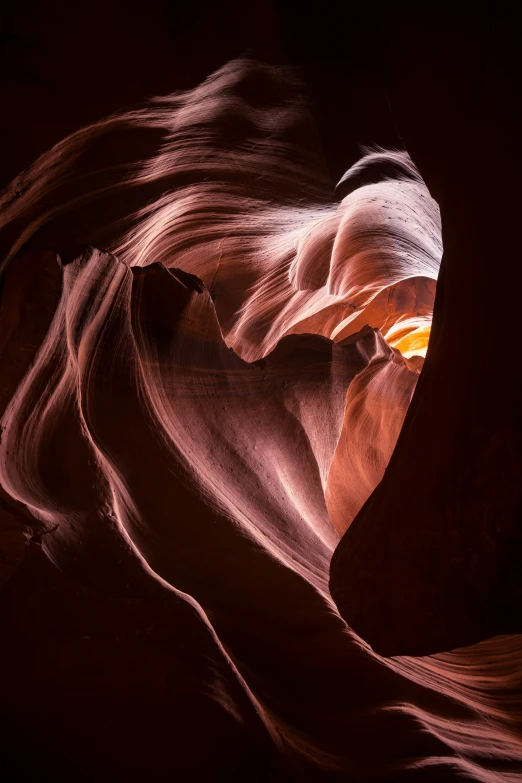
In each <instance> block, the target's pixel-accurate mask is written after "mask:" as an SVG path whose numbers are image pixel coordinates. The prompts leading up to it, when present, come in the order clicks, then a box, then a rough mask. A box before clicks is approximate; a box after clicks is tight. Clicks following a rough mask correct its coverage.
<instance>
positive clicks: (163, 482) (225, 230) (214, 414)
mask: <svg viewBox="0 0 522 783" xmlns="http://www.w3.org/2000/svg"><path fill="white" fill-rule="evenodd" d="M299 95H300V93H299V90H298V85H296V84H295V83H294V82H293V81H292V80H291V79H290V77H289V76H288V74H285V73H284V72H282V71H280V70H278V69H271V68H266V67H264V66H259V65H257V64H255V63H249V62H240V63H233V64H230V65H229V66H227V67H225V68H224V69H222V70H221V71H220V72H218V73H217V74H215V75H214V76H213V77H211V78H210V79H209V80H208V81H207V82H205V83H204V84H203V85H201V86H200V87H198V88H197V89H196V90H194V91H192V92H189V93H185V94H180V95H175V96H172V97H170V98H167V99H158V100H157V101H155V102H153V103H152V105H151V106H150V107H149V108H147V109H144V110H140V111H136V112H132V113H129V114H126V115H122V116H118V117H113V118H109V119H108V120H106V121H103V122H101V123H99V124H97V125H96V126H93V127H91V128H87V129H85V130H83V131H80V132H79V133H77V134H75V135H74V136H72V137H70V138H69V139H66V140H65V141H64V142H62V143H61V144H60V145H58V146H57V147H55V148H54V149H53V150H51V151H50V152H49V153H48V154H47V155H46V156H44V157H43V158H42V159H40V160H39V161H37V163H36V164H35V165H34V166H33V168H32V169H31V170H29V171H28V172H27V173H26V174H25V175H23V176H22V177H21V178H20V179H19V181H18V182H17V183H14V184H13V186H12V188H11V190H10V191H8V193H7V194H6V195H5V197H4V213H3V214H4V218H3V220H4V226H3V232H2V237H1V239H2V242H3V246H4V248H5V257H6V271H5V286H4V293H3V302H2V311H1V312H0V317H1V318H2V319H3V324H4V327H5V330H4V333H5V334H6V335H7V337H6V339H5V340H4V342H3V344H2V346H1V349H2V362H3V366H5V367H8V368H10V378H11V382H10V383H9V379H8V381H6V385H5V387H4V388H3V390H2V392H3V396H2V403H3V405H4V407H5V411H4V412H3V418H2V441H1V458H0V460H1V461H0V481H1V484H2V488H3V490H2V497H3V504H4V506H5V515H6V516H5V519H6V527H5V530H6V531H7V532H6V537H5V538H4V539H3V541H4V540H5V541H7V544H6V546H8V547H9V552H11V553H12V557H11V566H12V567H11V568H10V569H8V570H9V573H10V572H11V571H13V570H15V568H16V566H17V564H18V563H19V562H20V560H21V558H22V557H23V546H22V545H21V544H20V542H21V541H22V540H23V536H24V535H25V537H27V538H29V539H31V538H33V539H35V538H40V539H41V541H42V547H43V549H44V551H45V553H46V555H47V556H48V557H49V558H50V560H51V561H52V562H53V563H54V564H55V565H56V566H57V567H58V568H60V569H62V570H64V571H65V572H67V573H69V574H71V575H73V576H74V577H75V578H76V579H78V580H80V581H82V582H84V583H85V584H90V585H94V586H95V588H96V589H97V590H99V591H102V592H104V593H105V594H106V595H108V596H109V595H113V594H114V593H115V592H118V591H123V592H124V593H128V594H129V595H147V596H149V597H150V598H151V600H154V599H155V597H158V600H159V597H161V600H166V601H170V602H172V616H173V618H174V621H176V618H180V617H181V615H182V613H183V612H185V614H187V613H188V614H190V616H191V618H192V620H191V621H192V622H194V623H195V624H196V625H197V626H198V627H199V628H200V629H201V632H200V635H199V636H195V637H191V640H190V642H189V643H190V644H192V645H193V652H194V656H195V657H196V658H197V657H198V656H199V655H203V656H205V659H206V660H207V661H209V662H210V671H209V669H208V668H204V669H202V670H200V671H199V673H198V680H197V682H198V683H199V684H200V687H201V690H202V691H204V692H205V693H206V694H207V695H208V698H209V700H210V701H211V702H212V703H213V704H214V705H215V709H216V717H215V721H216V722H219V721H223V720H224V717H220V716H225V715H226V716H227V720H228V721H229V722H230V732H231V735H232V733H233V732H234V731H236V729H237V727H247V728H248V731H249V732H250V733H251V734H252V735H254V736H256V737H258V738H259V742H260V743H261V744H262V747H263V748H264V749H265V750H264V752H265V753H266V754H267V756H268V755H270V754H273V756H274V758H276V759H278V760H279V761H278V762H276V765H277V764H280V766H281V769H286V765H287V764H288V763H290V764H291V765H292V766H293V768H294V769H295V770H297V772H296V774H297V776H298V779H299V777H301V778H304V779H307V778H311V779H314V780H317V779H335V778H336V777H337V776H339V777H340V778H343V777H345V776H346V775H347V774H349V775H351V776H352V777H353V778H354V779H355V780H365V779H379V780H403V779H412V780H441V779H444V780H446V779H451V778H452V777H455V778H456V779H458V778H460V777H462V776H463V775H465V776H468V777H471V778H472V779H476V780H481V781H513V780H516V779H520V775H521V770H522V748H521V746H520V743H519V740H518V731H519V729H520V716H521V706H520V703H519V701H517V697H516V694H517V693H520V679H519V678H520V674H519V664H518V660H519V658H520V651H521V648H520V642H519V640H518V639H517V638H516V637H498V638H496V639H492V640H489V641H486V642H483V643H481V644H478V645H475V646H474V647H470V648H466V649H462V650H457V651H453V652H449V653H444V654H440V655H436V656H430V657H425V658H393V659H384V658H382V657H380V656H378V655H377V654H375V653H374V652H373V651H372V650H371V649H370V648H369V647H368V646H367V645H366V644H364V643H363V642H362V641H361V640H360V639H359V638H358V637H357V636H356V635H355V634H354V633H353V632H352V631H351V630H350V629H349V628H348V626H347V625H346V623H345V622H344V621H343V620H342V618H341V617H340V616H339V614H338V612H337V610H336V607H335V605H334V604H333V602H332V599H331V597H330V594H329V591H328V575H329V565H330V560H331V556H332V554H333V551H334V549H335V548H336V546H337V543H338V541H339V538H340V536H341V535H342V534H343V532H344V531H345V530H346V529H347V527H348V526H349V525H350V523H351V521H352V520H353V518H354V517H355V515H356V514H357V512H358V511H359V509H360V508H361V506H362V505H363V503H364V502H365V501H366V499H367V498H368V496H369V494H370V493H371V492H372V490H373V489H374V488H375V486H376V485H377V483H378V482H379V481H380V479H381V478H382V475H383V473H384V470H385V468H386V465H387V463H388V460H389V459H390V456H391V453H392V451H393V448H394V445H395V442H396V439H397V437H398V434H399V432H400V429H401V425H402V421H403V419H404V416H405V414H406V410H407V408H408V405H409V401H410V399H411V396H412V394H413V391H414V388H415V385H416V381H417V379H418V375H419V372H420V369H421V367H422V362H423V359H422V356H423V354H424V353H425V350H426V345H427V340H428V336H429V328H430V323H431V314H432V308H433V297H434V281H435V280H436V278H437V273H438V266H439V262H440V255H441V252H442V248H441V238H440V222H439V216H438V209H437V206H436V204H435V203H434V202H433V201H432V199H431V198H430V196H429V194H428V192H427V190H426V188H425V186H424V184H423V182H422V179H421V178H420V176H419V174H418V172H417V171H416V169H415V167H414V166H413V164H411V162H410V161H409V159H408V157H407V156H406V154H405V153H398V152H392V153H386V152H385V151H377V152H370V153H368V154H367V155H366V156H365V158H363V160H362V161H361V162H360V163H359V164H357V165H356V166H355V167H354V169H353V170H352V171H351V172H348V174H347V178H348V179H349V178H350V176H352V175H353V177H354V181H355V180H356V178H357V177H359V176H360V173H361V171H363V170H365V166H366V167H367V171H368V172H370V174H369V175H368V179H369V181H368V182H367V183H366V184H365V185H363V186H361V187H355V188H354V189H353V190H352V191H351V192H350V193H349V194H348V195H347V196H346V197H345V198H344V199H343V200H342V201H340V202H336V201H335V200H334V198H333V196H332V192H331V188H330V186H329V183H328V179H327V177H326V175H325V173H324V171H323V170H322V167H321V158H320V155H319V153H318V151H317V145H316V142H315V138H314V134H313V126H312V125H311V124H310V121H309V120H308V118H307V114H306V111H305V107H304V105H303V102H302V100H301V99H300V97H299ZM125 139H127V142H128V143H127V144H125V143H123V141H122V143H121V144H119V143H118V142H119V141H120V140H125ZM138 158H139V159H138ZM383 162H384V163H385V164H386V168H385V171H386V172H387V173H388V174H389V172H390V170H391V171H393V172H395V174H394V176H392V177H390V176H387V177H385V178H381V175H380V172H382V168H381V164H382V163H383ZM78 242H79V243H87V244H88V245H90V246H89V247H83V248H82V249H81V250H76V249H75V248H74V247H73V246H74V245H75V244H76V243H78ZM93 246H97V247H100V246H101V247H107V248H108V251H101V250H97V249H94V247H93ZM53 249H55V250H56V249H57V250H58V253H54V252H52V250H53ZM21 270H22V271H21ZM42 279H43V280H44V281H45V286H44V288H43V292H42V293H37V294H33V296H36V298H37V299H38V301H39V302H40V307H41V312H40V310H39V311H38V313H37V315H35V316H33V317H31V318H30V320H29V322H24V321H23V320H21V319H20V317H19V310H20V307H21V303H20V301H19V300H20V291H23V292H24V295H27V296H28V297H29V298H30V296H29V294H30V292H31V291H32V290H33V289H34V287H35V286H36V285H38V281H39V280H40V281H41V280H42ZM17 297H18V299H17ZM21 345H24V346H26V354H25V355H24V357H22V356H21V354H20V346H21ZM4 506H3V507H4ZM13 542H14V544H13ZM7 575H9V574H7ZM178 622H179V623H180V627H182V626H181V620H180V619H178ZM183 676H184V674H183V672H182V671H181V672H180V674H179V677H180V678H181V679H182V678H183ZM517 678H518V679H517ZM517 688H518V690H517ZM172 709H173V710H175V709H176V704H173V706H172ZM180 709H181V708H180ZM228 725H229V724H227V726H228ZM234 736H235V735H234ZM202 741H203V742H204V741H205V738H204V737H203V738H202ZM237 752H238V753H239V751H237ZM229 753H230V770H233V769H234V759H233V756H234V750H233V749H232V747H231V749H230V751H229ZM172 754H173V755H174V756H175V755H176V754H178V755H179V754H181V755H182V754H183V747H181V746H180V747H174V748H173V750H172Z"/></svg>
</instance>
